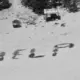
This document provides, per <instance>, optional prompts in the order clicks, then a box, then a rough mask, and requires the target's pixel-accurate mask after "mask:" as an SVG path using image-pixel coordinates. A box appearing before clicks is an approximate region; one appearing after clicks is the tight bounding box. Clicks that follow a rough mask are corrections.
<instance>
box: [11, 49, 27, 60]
mask: <svg viewBox="0 0 80 80" xmlns="http://www.w3.org/2000/svg"><path fill="white" fill-rule="evenodd" d="M23 50H26V49H17V50H15V51H14V52H13V53H12V54H13V57H12V59H19V58H16V56H17V55H22V54H19V53H20V51H23Z"/></svg>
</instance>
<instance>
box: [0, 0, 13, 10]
mask: <svg viewBox="0 0 80 80" xmlns="http://www.w3.org/2000/svg"><path fill="white" fill-rule="evenodd" d="M11 5H12V4H11V3H10V2H9V0H0V11H2V10H4V9H9V8H10V7H11Z"/></svg>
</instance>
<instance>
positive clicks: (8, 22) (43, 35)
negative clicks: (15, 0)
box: [0, 4, 80, 80]
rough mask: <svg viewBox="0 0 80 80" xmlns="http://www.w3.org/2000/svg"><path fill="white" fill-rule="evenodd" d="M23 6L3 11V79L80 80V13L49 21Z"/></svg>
mask: <svg viewBox="0 0 80 80" xmlns="http://www.w3.org/2000/svg"><path fill="white" fill-rule="evenodd" d="M16 5H17V4H16ZM14 7H15V6H14ZM20 7H21V6H19V8H16V9H13V10H12V8H11V9H10V10H8V11H7V10H6V11H5V10H4V11H3V12H0V78H1V80H6V79H7V80H22V79H24V80H80V63H79V60H80V49H79V48H80V45H79V42H80V37H79V36H80V35H79V34H80V31H79V29H80V22H79V21H80V19H79V17H80V12H77V13H68V12H67V11H65V10H62V9H59V10H58V12H59V14H60V16H61V19H60V20H56V21H51V22H46V21H45V20H44V17H43V16H40V17H39V16H38V15H36V14H34V13H32V11H31V10H29V9H26V10H25V8H23V7H22V8H20ZM14 20H15V21H14ZM17 20H18V21H20V22H19V23H20V25H21V26H15V24H16V21H17ZM13 21H14V23H13ZM15 27H17V28H15Z"/></svg>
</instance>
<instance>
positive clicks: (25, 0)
mask: <svg viewBox="0 0 80 80" xmlns="http://www.w3.org/2000/svg"><path fill="white" fill-rule="evenodd" d="M77 2H78V0H22V1H21V3H22V5H23V6H25V7H29V8H30V9H32V10H33V12H35V13H37V14H44V13H43V10H44V9H50V8H57V7H59V6H60V7H62V8H66V9H68V11H69V12H77V11H78V7H77V4H76V3H77Z"/></svg>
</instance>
